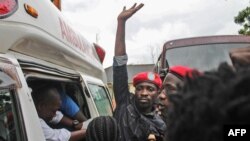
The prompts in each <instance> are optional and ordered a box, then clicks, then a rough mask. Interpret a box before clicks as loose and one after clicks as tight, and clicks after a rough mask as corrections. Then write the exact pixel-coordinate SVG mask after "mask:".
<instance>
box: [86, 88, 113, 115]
mask: <svg viewBox="0 0 250 141" xmlns="http://www.w3.org/2000/svg"><path fill="white" fill-rule="evenodd" d="M88 86H89V89H90V93H91V95H92V97H93V99H94V102H95V104H96V107H97V110H98V112H99V114H100V115H101V116H108V115H109V116H111V115H112V108H111V104H110V101H109V98H108V94H107V92H106V91H105V89H104V87H102V86H98V85H94V84H88Z"/></svg>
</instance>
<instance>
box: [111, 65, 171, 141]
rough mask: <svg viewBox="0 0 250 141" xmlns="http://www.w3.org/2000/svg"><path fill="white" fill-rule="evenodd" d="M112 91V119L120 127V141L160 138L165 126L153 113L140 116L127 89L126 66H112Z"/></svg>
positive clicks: (141, 140) (132, 96) (142, 140)
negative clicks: (114, 104)
mask: <svg viewBox="0 0 250 141" xmlns="http://www.w3.org/2000/svg"><path fill="white" fill-rule="evenodd" d="M113 89H114V94H115V100H116V109H115V111H114V117H115V118H116V120H117V122H118V124H119V127H120V135H121V137H120V141H146V140H147V138H148V135H149V134H151V133H152V134H155V135H156V136H162V135H163V134H164V132H165V130H166V125H165V123H164V122H163V120H162V119H161V118H160V116H158V115H156V114H155V113H154V112H152V113H149V114H147V115H143V114H141V113H140V112H139V111H138V110H137V108H136V106H135V103H134V95H133V94H131V93H130V92H129V89H128V75H127V66H126V65H122V66H113Z"/></svg>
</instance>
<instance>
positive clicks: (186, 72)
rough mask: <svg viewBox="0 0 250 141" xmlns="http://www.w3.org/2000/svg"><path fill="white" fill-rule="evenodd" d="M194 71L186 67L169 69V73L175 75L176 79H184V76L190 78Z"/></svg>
mask: <svg viewBox="0 0 250 141" xmlns="http://www.w3.org/2000/svg"><path fill="white" fill-rule="evenodd" d="M193 71H195V70H194V69H191V68H189V67H186V66H172V67H170V69H169V73H172V74H174V75H176V76H177V77H181V78H184V77H186V76H189V77H192V74H191V73H192V72H193Z"/></svg>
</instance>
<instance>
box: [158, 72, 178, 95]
mask: <svg viewBox="0 0 250 141" xmlns="http://www.w3.org/2000/svg"><path fill="white" fill-rule="evenodd" d="M178 86H180V87H182V86H183V81H182V80H181V79H180V78H178V77H176V76H175V75H173V74H171V73H168V74H167V75H166V77H165V80H164V83H163V87H164V89H165V92H166V94H175V93H177V90H178Z"/></svg>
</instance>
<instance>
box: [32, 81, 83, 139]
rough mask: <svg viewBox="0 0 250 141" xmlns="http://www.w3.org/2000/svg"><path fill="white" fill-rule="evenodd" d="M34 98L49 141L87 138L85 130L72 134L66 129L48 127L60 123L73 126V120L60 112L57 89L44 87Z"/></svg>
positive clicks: (36, 92) (35, 93) (34, 94)
mask: <svg viewBox="0 0 250 141" xmlns="http://www.w3.org/2000/svg"><path fill="white" fill-rule="evenodd" d="M32 96H33V99H34V102H35V105H36V109H37V112H38V116H39V117H40V122H41V126H42V129H43V133H44V136H45V138H46V140H47V141H77V140H80V139H83V138H84V137H85V133H86V131H85V130H83V129H81V130H77V131H72V132H70V131H68V130H67V129H64V128H62V129H53V128H51V127H50V126H49V125H48V123H52V124H58V123H59V122H60V123H63V124H64V125H66V126H71V125H73V124H72V120H70V119H69V118H66V117H64V116H63V114H62V113H61V112H59V111H58V109H59V108H60V105H61V99H60V95H59V93H58V91H57V89H56V88H54V87H49V86H48V87H43V88H42V89H39V90H37V91H35V92H34V93H33V95H32Z"/></svg>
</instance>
